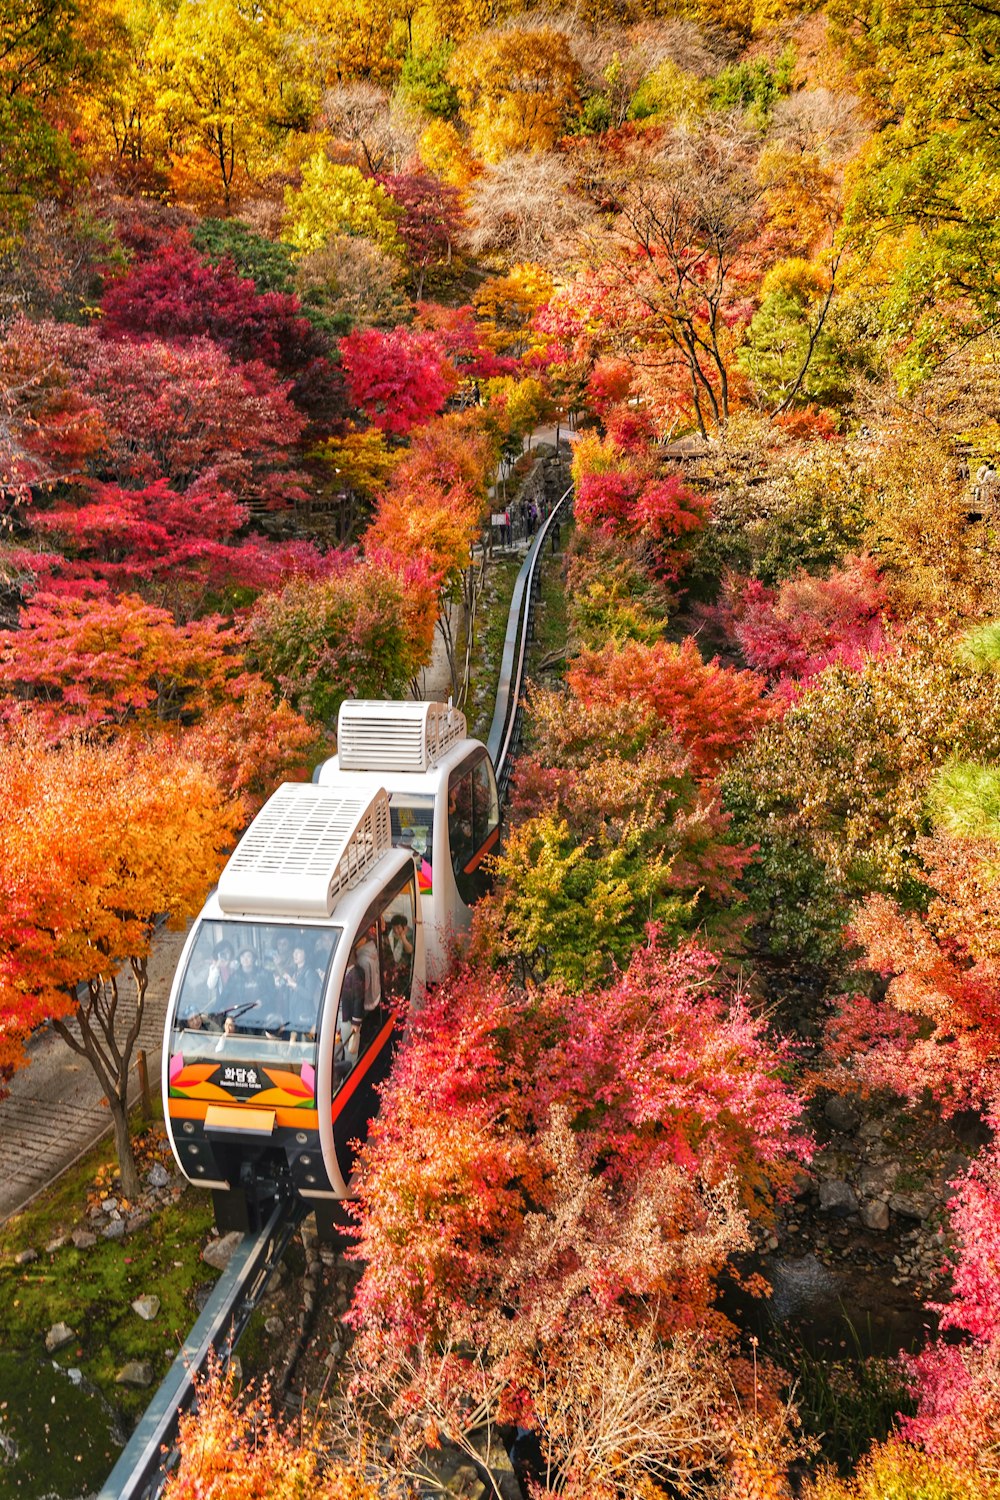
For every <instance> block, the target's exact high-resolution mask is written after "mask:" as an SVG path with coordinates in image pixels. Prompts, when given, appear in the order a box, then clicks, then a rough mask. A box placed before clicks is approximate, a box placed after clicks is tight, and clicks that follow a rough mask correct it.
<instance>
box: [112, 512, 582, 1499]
mask: <svg viewBox="0 0 1000 1500" xmlns="http://www.w3.org/2000/svg"><path fill="white" fill-rule="evenodd" d="M571 493H572V489H571V488H570V489H567V490H566V491H565V492H564V493H563V494H562V495H561V496H560V497H559V499H558V500H557V501H556V502H555V504H554V505H553V507H552V509H551V511H550V512H549V514H548V516H547V517H545V519H544V520H543V521H542V522H541V523H540V525H539V528H538V531H537V532H536V534H535V537H534V540H533V541H532V544H531V547H530V548H529V550H528V553H527V556H526V557H525V560H524V563H523V565H522V567H521V569H520V571H519V573H518V575H517V579H516V580H515V584H514V592H513V596H512V598H511V604H510V612H509V614H508V620H507V633H506V637H505V639H504V649H503V655H502V657H501V663H500V676H499V681H498V684H497V695H496V707H495V710H494V715H493V723H492V725H491V727H490V732H489V737H488V739H487V749H488V751H489V754H490V758H491V760H492V761H493V765H494V768H495V771H496V779H497V787H498V791H499V794H500V799H501V802H503V800H504V799H505V797H506V792H507V788H508V785H509V782H510V777H511V770H512V766H513V760H514V755H515V753H516V750H517V746H518V742H519V739H520V733H521V721H522V717H523V696H524V681H525V673H526V666H527V655H528V644H529V642H530V640H531V635H532V622H533V616H534V608H535V602H536V598H537V593H538V578H539V570H540V562H541V556H542V550H543V548H544V545H545V541H546V539H547V538H548V536H549V534H550V530H551V527H552V525H553V523H554V521H555V519H556V517H557V515H558V514H559V512H560V510H561V509H562V507H563V506H564V504H565V502H566V501H567V499H568V498H569V496H570V494H571ZM307 1206H308V1205H307V1204H305V1203H304V1202H303V1200H301V1199H298V1198H287V1199H278V1200H277V1201H276V1202H275V1205H274V1208H273V1210H272V1212H271V1215H270V1217H269V1219H268V1221H267V1223H266V1224H265V1225H264V1227H263V1228H262V1229H261V1230H260V1231H259V1232H258V1233H256V1234H246V1235H244V1236H243V1240H242V1243H241V1244H240V1245H239V1246H238V1247H237V1249H236V1251H235V1253H234V1254H233V1257H232V1259H231V1260H230V1262H229V1265H228V1266H227V1268H226V1270H225V1271H223V1273H222V1275H221V1277H220V1278H219V1281H218V1282H217V1283H216V1286H215V1288H214V1289H213V1292H212V1295H211V1296H210V1298H209V1300H208V1302H207V1303H206V1305H205V1308H204V1310H203V1312H202V1313H201V1315H200V1316H199V1318H198V1320H197V1322H196V1323H195V1325H194V1327H193V1328H192V1330H191V1332H190V1334H189V1335H188V1337H187V1339H186V1340H185V1342H184V1344H183V1346H182V1348H181V1349H180V1351H179V1353H178V1354H177V1356H176V1358H175V1359H174V1362H173V1364H172V1365H171V1367H170V1370H169V1371H168V1373H167V1376H166V1378H165V1380H164V1381H163V1383H162V1384H161V1385H160V1386H159V1388H158V1390H157V1392H156V1394H155V1396H154V1397H153V1399H152V1401H151V1402H150V1404H149V1406H148V1407H147V1409H146V1412H145V1414H144V1416H143V1417H142V1418H141V1420H140V1422H139V1425H138V1426H137V1428H136V1430H135V1432H134V1433H133V1435H132V1437H131V1439H130V1440H129V1442H128V1443H127V1444H126V1446H125V1448H124V1450H123V1451H122V1454H121V1456H120V1457H119V1459H118V1462H117V1463H116V1464H115V1467H114V1468H113V1469H112V1471H111V1473H110V1475H109V1476H108V1478H107V1480H106V1482H105V1484H104V1487H103V1488H102V1489H101V1491H100V1494H99V1496H98V1500H156V1497H157V1496H158V1495H159V1494H160V1493H161V1492H162V1490H163V1487H164V1485H165V1483H166V1479H167V1475H168V1473H169V1471H170V1468H171V1467H172V1466H173V1464H174V1463H175V1462H176V1458H177V1447H176V1438H177V1430H178V1424H179V1419H180V1416H181V1414H182V1413H184V1412H186V1411H188V1410H189V1409H190V1408H191V1407H192V1406H193V1404H194V1401H195V1397H196V1388H197V1381H198V1378H199V1376H200V1374H201V1372H202V1371H203V1369H204V1367H205V1365H206V1362H207V1361H208V1359H209V1356H210V1355H211V1354H213V1353H214V1354H216V1355H217V1356H219V1357H220V1358H221V1359H222V1360H223V1361H224V1362H226V1361H228V1360H229V1359H230V1358H231V1357H232V1354H233V1351H234V1350H235V1348H236V1345H237V1342H238V1340H239V1338H240V1336H241V1334H242V1333H243V1331H244V1329H245V1328H246V1326H247V1323H248V1322H249V1320H250V1317H251V1314H252V1313H253V1311H254V1309H255V1308H256V1307H257V1305H258V1303H259V1302H260V1300H261V1298H262V1297H263V1295H264V1293H265V1291H266V1289H267V1286H268V1283H269V1281H270V1279H271V1276H272V1274H273V1272H274V1270H275V1269H276V1267H277V1265H278V1264H279V1262H280V1261H281V1258H282V1255H283V1254H284V1251H285V1248H286V1247H287V1245H288V1242H289V1240H290V1239H291V1237H292V1235H293V1234H294V1232H295V1230H296V1229H297V1227H298V1225H299V1223H300V1222H301V1220H302V1218H303V1217H304V1214H305V1211H306V1208H307Z"/></svg>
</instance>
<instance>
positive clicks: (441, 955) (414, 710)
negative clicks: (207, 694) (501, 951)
mask: <svg viewBox="0 0 1000 1500" xmlns="http://www.w3.org/2000/svg"><path fill="white" fill-rule="evenodd" d="M313 779H314V781H315V782H316V783H317V784H318V785H319V786H322V787H328V788H329V789H330V790H331V791H341V792H344V793H346V792H347V791H348V790H351V791H352V792H354V793H356V794H358V795H362V796H363V795H365V793H366V792H374V791H375V790H376V789H379V788H383V787H384V788H385V790H386V792H387V793H388V797H389V814H390V818H391V822H392V841H393V843H394V844H395V845H396V846H397V847H398V848H403V849H408V850H409V851H410V852H411V854H412V855H413V858H414V863H415V866H416V870H417V881H418V888H419V891H420V897H421V906H422V909H423V919H424V936H425V943H426V950H427V977H428V979H430V980H437V979H440V978H441V977H442V976H443V975H444V973H445V972H446V971H447V968H448V963H449V958H450V953H451V949H452V943H453V940H454V939H455V938H456V937H459V936H460V935H461V934H462V933H463V932H465V931H466V930H467V929H468V926H469V923H470V921H471V915H472V914H471V908H472V906H473V905H474V904H475V902H476V901H477V900H478V898H479V897H480V896H481V895H482V894H483V893H484V892H485V891H486V890H487V889H488V887H489V883H490V875H489V861H488V859H487V856H488V855H489V854H490V853H491V852H493V851H494V850H495V849H496V847H497V844H498V842H499V838H500V807H499V802H498V799H497V785H496V779H495V777H494V774H493V763H492V761H491V760H490V757H489V753H488V752H487V750H486V747H485V745H483V744H481V743H480V741H479V740H474V739H470V738H469V735H468V730H467V727H466V722H465V715H464V714H462V713H460V712H459V710H458V709H455V708H452V707H450V706H449V705H446V704H443V703H423V702H389V701H382V700H366V699H349V700H348V701H347V702H346V703H344V704H343V705H342V706H341V710H340V715H339V718H338V722H337V754H336V755H335V756H334V757H333V758H332V759H331V760H328V761H326V762H325V763H324V764H323V765H322V766H320V767H319V768H318V770H317V771H316V772H315V773H314V777H313Z"/></svg>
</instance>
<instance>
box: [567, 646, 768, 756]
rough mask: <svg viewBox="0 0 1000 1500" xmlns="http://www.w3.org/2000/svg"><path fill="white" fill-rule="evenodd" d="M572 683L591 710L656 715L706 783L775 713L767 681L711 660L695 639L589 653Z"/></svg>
mask: <svg viewBox="0 0 1000 1500" xmlns="http://www.w3.org/2000/svg"><path fill="white" fill-rule="evenodd" d="M566 681H567V684H568V686H569V689H570V692H571V693H572V694H573V696H574V697H575V698H577V699H578V700H579V701H580V703H582V704H583V705H584V706H586V707H590V706H595V705H599V704H607V705H612V704H626V703H631V704H632V705H633V706H634V710H635V712H637V713H639V714H641V713H643V712H645V711H652V712H653V713H654V714H655V715H656V717H657V719H658V720H659V721H660V723H661V724H662V726H663V728H664V729H665V730H666V731H668V732H669V733H671V734H673V735H674V736H675V738H676V739H677V741H678V742H679V744H680V745H681V746H682V747H683V749H684V750H685V751H686V752H687V753H688V755H689V756H690V761H691V769H692V771H693V772H694V774H695V775H696V776H699V777H706V778H710V777H712V776H715V775H717V774H718V771H719V769H720V768H721V767H722V766H723V765H725V764H726V762H728V761H729V760H731V759H732V758H733V756H734V755H736V754H737V752H738V751H739V750H740V748H741V747H742V746H744V745H746V744H748V743H749V742H750V741H751V740H752V739H753V737H754V735H755V734H756V733H757V732H758V731H759V730H760V729H761V727H762V726H763V725H765V724H766V723H767V721H768V720H769V719H770V718H771V717H772V714H773V712H774V711H773V709H772V708H771V707H770V706H769V705H768V704H767V703H766V702H765V701H764V689H765V682H764V679H763V678H762V677H758V676H757V674H756V673H754V672H740V671H737V670H735V669H733V668H731V667H725V666H722V665H721V664H720V663H719V662H718V661H717V660H715V661H710V662H705V661H703V660H702V658H701V655H700V653H699V651H698V647H697V645H696V643H695V641H694V640H693V639H692V638H691V637H690V636H689V637H687V638H686V639H685V640H684V641H682V642H681V644H680V645H679V646H678V645H675V644H674V643H673V642H669V641H657V642H655V643H654V644H652V645H648V646H647V645H643V644H642V643H640V642H638V641H626V642H625V643H624V644H623V645H622V646H620V647H619V646H616V645H615V644H613V643H611V644H609V645H607V646H605V647H604V649H603V650H601V651H582V652H581V653H580V655H579V656H578V657H577V658H576V660H575V661H574V662H573V664H572V665H571V666H570V667H569V669H568V670H567V673H566Z"/></svg>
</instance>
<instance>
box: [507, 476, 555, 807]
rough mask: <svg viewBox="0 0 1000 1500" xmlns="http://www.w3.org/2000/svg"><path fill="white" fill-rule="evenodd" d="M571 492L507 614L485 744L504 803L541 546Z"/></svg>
mask: <svg viewBox="0 0 1000 1500" xmlns="http://www.w3.org/2000/svg"><path fill="white" fill-rule="evenodd" d="M572 493H573V490H572V486H570V488H569V489H567V490H565V491H564V492H563V493H562V494H561V495H560V496H559V499H558V500H557V501H556V502H555V504H554V505H553V507H552V509H551V510H550V511H549V514H548V515H547V516H546V517H545V519H544V520H543V521H542V522H541V524H540V525H539V527H538V530H537V532H536V533H535V538H534V541H533V542H532V544H531V546H530V548H529V549H528V555H527V556H526V557H525V559H524V563H523V565H522V567H521V570H520V572H519V573H518V575H517V578H516V580H515V582H514V593H513V596H512V598H511V601H510V613H509V615H508V616H507V634H506V637H505V638H504V645H503V655H502V657H501V659H500V680H499V682H498V684H497V698H496V707H495V709H494V711H493V723H492V724H491V725H490V732H489V734H488V736H487V738H486V748H487V750H488V751H489V752H490V759H491V760H492V762H493V769H494V770H495V772H496V778H497V790H498V791H499V793H500V800H501V803H502V802H504V801H505V800H506V796H507V788H508V786H509V784H510V777H511V770H512V767H513V763H514V755H515V753H516V751H517V746H518V742H519V741H520V737H521V722H522V719H523V716H524V678H525V669H526V665H527V658H528V643H529V641H530V640H531V634H532V624H533V621H534V613H535V603H536V600H537V595H538V578H539V564H540V561H541V555H542V548H543V547H544V545H545V540H546V537H547V536H548V535H549V532H550V530H551V528H552V524H553V522H554V521H555V519H556V517H557V515H558V514H559V511H560V510H561V509H562V507H563V505H564V504H565V503H566V501H567V500H568V499H569V497H570V495H571V494H572Z"/></svg>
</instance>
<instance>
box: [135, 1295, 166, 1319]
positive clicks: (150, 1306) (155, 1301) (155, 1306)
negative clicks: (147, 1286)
mask: <svg viewBox="0 0 1000 1500" xmlns="http://www.w3.org/2000/svg"><path fill="white" fill-rule="evenodd" d="M159 1310H160V1299H159V1297H155V1296H153V1295H152V1294H149V1295H147V1296H145V1297H136V1299H135V1301H134V1302H133V1303H132V1311H133V1312H134V1313H138V1314H139V1317H140V1318H142V1319H143V1321H144V1322H146V1323H152V1321H153V1319H154V1318H155V1317H156V1314H157V1313H158V1312H159Z"/></svg>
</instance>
